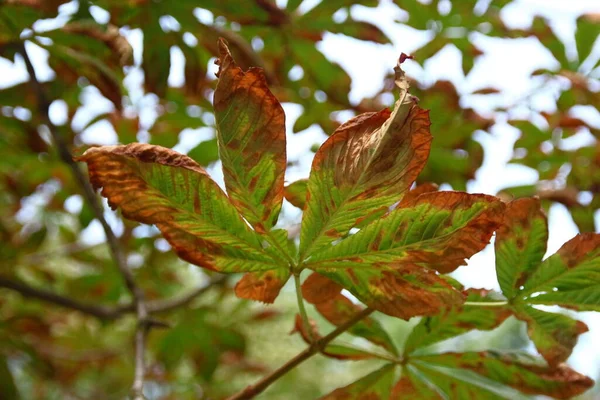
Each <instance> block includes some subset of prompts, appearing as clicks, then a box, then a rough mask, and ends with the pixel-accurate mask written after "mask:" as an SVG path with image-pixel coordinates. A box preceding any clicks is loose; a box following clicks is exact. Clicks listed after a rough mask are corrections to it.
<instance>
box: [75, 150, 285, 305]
mask: <svg viewBox="0 0 600 400" xmlns="http://www.w3.org/2000/svg"><path fill="white" fill-rule="evenodd" d="M78 160H80V161H85V162H86V163H87V164H88V168H89V174H90V180H91V182H92V184H93V185H94V187H96V188H103V189H102V195H103V196H105V197H106V198H107V199H108V202H109V204H110V205H111V207H113V208H117V207H118V208H119V209H120V210H121V211H122V213H123V215H124V216H125V217H126V218H129V219H133V220H135V221H139V222H143V223H146V224H155V225H156V226H157V227H158V228H159V229H160V230H161V232H162V234H163V235H164V237H165V238H166V239H167V241H169V243H170V244H171V246H172V247H173V249H174V250H175V251H176V252H177V254H178V255H179V256H180V257H181V258H183V259H184V260H186V261H188V262H191V263H193V264H196V265H199V266H201V267H204V268H209V269H212V270H216V271H220V272H246V271H254V272H256V274H257V275H256V276H254V277H255V279H254V280H252V282H251V283H252V285H254V286H257V284H256V283H255V281H260V282H261V283H260V284H258V286H260V287H262V288H263V290H260V291H257V290H248V289H247V287H248V285H247V283H248V282H247V281H246V282H245V284H242V285H239V291H238V294H239V295H241V296H248V297H250V298H253V299H257V300H261V301H266V302H270V301H272V300H273V293H274V292H278V289H279V288H280V287H281V286H282V283H281V282H280V280H283V279H284V278H283V277H284V276H287V275H286V274H288V271H287V269H286V268H284V267H282V265H283V264H282V261H281V260H277V259H276V258H273V255H272V254H270V253H268V252H266V251H264V250H263V247H262V244H261V238H260V237H259V235H258V234H257V233H255V232H254V231H252V230H251V229H250V228H249V227H248V226H247V224H246V223H245V222H244V220H243V219H242V218H241V217H240V215H239V214H238V213H237V211H236V210H235V208H234V207H233V205H232V204H231V203H230V202H229V199H228V198H227V196H226V195H225V193H223V191H222V190H221V189H220V188H219V187H218V185H217V184H216V183H215V182H214V181H213V180H212V179H210V177H209V176H208V175H207V174H206V172H205V171H204V170H203V169H202V167H200V165H198V164H197V163H196V162H195V161H193V160H192V159H191V158H189V157H187V156H184V155H182V154H179V153H177V152H175V151H173V150H170V149H166V148H163V147H160V146H152V145H146V144H139V143H132V144H129V145H126V146H105V147H98V148H91V149H89V150H87V151H86V152H85V153H84V154H83V156H81V157H79V159H78ZM256 277H259V278H256ZM265 282H268V283H269V284H275V286H271V285H267V286H265ZM283 283H285V282H283ZM267 288H268V290H267ZM261 296H265V297H261Z"/></svg>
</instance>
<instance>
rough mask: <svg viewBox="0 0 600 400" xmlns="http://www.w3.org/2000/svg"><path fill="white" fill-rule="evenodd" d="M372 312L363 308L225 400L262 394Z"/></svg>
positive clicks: (240, 399) (236, 399)
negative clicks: (279, 365)
mask: <svg viewBox="0 0 600 400" xmlns="http://www.w3.org/2000/svg"><path fill="white" fill-rule="evenodd" d="M373 311H375V310H373V309H372V308H365V309H364V310H362V311H360V312H359V313H356V314H355V315H354V316H353V317H352V318H350V319H349V320H348V321H346V323H344V324H343V325H340V326H339V327H337V328H336V329H335V330H333V331H332V332H330V333H329V334H328V335H327V336H323V337H322V338H321V339H319V340H317V341H315V342H313V343H312V344H311V345H310V346H309V347H307V348H306V349H305V350H304V351H302V352H300V353H298V354H297V355H296V356H295V357H294V358H292V359H291V360H289V361H288V362H286V363H285V364H283V365H282V366H281V367H279V368H277V369H276V370H275V371H273V372H271V373H270V374H269V375H267V376H265V377H264V378H262V379H261V380H259V381H258V382H256V383H255V384H254V385H250V386H248V387H246V388H245V389H244V390H242V391H240V392H238V393H236V394H234V395H233V396H231V397H229V398H228V399H227V400H245V399H251V398H253V397H254V396H256V395H258V394H260V393H262V392H263V391H264V390H265V389H266V388H268V387H269V386H270V385H271V384H272V383H273V382H275V381H276V380H278V379H279V378H281V377H282V376H284V375H285V374H286V373H288V372H289V371H290V370H292V369H293V368H294V367H296V366H297V365H299V364H301V363H302V362H304V361H305V360H307V359H308V358H310V357H312V356H313V355H315V354H316V353H319V352H321V351H322V350H323V349H324V348H325V346H326V345H327V344H328V343H329V342H331V341H332V340H333V339H335V338H336V337H338V336H339V335H341V334H342V333H344V332H345V331H347V330H348V329H349V328H350V327H351V326H352V325H354V324H356V323H357V322H359V321H360V320H362V319H363V318H365V317H366V316H368V315H369V314H371V313H372V312H373Z"/></svg>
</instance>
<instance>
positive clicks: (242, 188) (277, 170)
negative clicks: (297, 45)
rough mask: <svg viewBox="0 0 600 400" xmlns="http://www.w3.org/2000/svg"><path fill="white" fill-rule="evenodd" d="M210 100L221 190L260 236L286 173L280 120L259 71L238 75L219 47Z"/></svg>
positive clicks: (275, 212)
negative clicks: (224, 189)
mask: <svg viewBox="0 0 600 400" xmlns="http://www.w3.org/2000/svg"><path fill="white" fill-rule="evenodd" d="M219 51H220V58H219V65H220V67H219V72H218V74H217V76H218V77H219V82H218V85H217V88H216V90H215V95H214V107H215V118H216V121H217V135H218V139H219V154H220V156H221V161H222V162H223V173H224V176H225V186H226V187H227V192H228V194H229V196H230V198H231V201H232V203H233V204H234V205H235V206H236V208H237V209H238V210H239V211H240V213H241V214H242V215H243V216H244V217H245V218H246V219H247V220H248V221H249V222H250V224H252V226H254V228H255V229H256V230H257V231H258V232H260V233H264V232H266V231H268V230H269V229H271V228H272V227H273V225H275V222H277V217H278V216H279V210H280V209H281V202H282V200H283V177H284V173H285V168H286V153H285V150H286V149H285V146H286V141H285V114H284V112H283V108H282V107H281V104H279V101H277V99H276V98H275V96H274V95H273V94H272V93H271V91H270V90H269V88H268V86H267V81H266V79H265V76H264V73H263V72H262V70H261V69H258V68H251V69H250V70H248V71H247V72H243V71H242V69H241V68H239V67H238V66H237V65H236V64H235V61H234V60H233V58H232V57H231V54H230V53H229V49H228V48H227V46H226V45H225V42H224V41H223V40H220V41H219Z"/></svg>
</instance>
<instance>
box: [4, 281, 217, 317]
mask: <svg viewBox="0 0 600 400" xmlns="http://www.w3.org/2000/svg"><path fill="white" fill-rule="evenodd" d="M225 279H226V276H225V275H220V276H218V277H216V278H214V279H211V280H210V282H209V283H208V284H206V285H203V286H200V287H198V288H196V289H193V290H191V291H190V292H189V293H188V294H185V295H183V296H180V297H175V298H172V299H165V300H155V301H148V302H147V303H146V309H147V310H148V313H149V314H153V313H160V312H166V311H171V310H174V309H177V308H179V307H183V306H185V305H186V304H189V303H190V302H191V301H193V300H194V299H195V298H197V297H199V296H201V295H202V294H203V293H205V292H206V291H208V290H209V289H210V288H211V287H213V285H217V284H221V283H223V282H224V281H225ZM0 288H6V289H11V290H14V291H15V292H18V293H20V294H22V295H23V296H25V297H28V298H34V299H38V300H42V301H46V302H48V303H52V304H56V305H58V306H61V307H65V308H70V309H72V310H76V311H79V312H82V313H84V314H88V315H91V316H93V317H96V318H98V319H101V320H104V321H111V320H115V319H118V318H121V317H123V316H125V315H127V314H131V313H135V312H136V308H135V304H134V303H129V304H123V305H119V306H114V307H110V306H98V305H95V304H87V303H82V302H79V301H77V300H74V299H72V298H70V297H66V296H62V295H60V294H57V293H54V292H51V291H49V290H45V289H39V288H36V287H33V286H29V285H27V284H25V283H22V282H17V281H14V280H11V279H7V278H5V277H2V276H0Z"/></svg>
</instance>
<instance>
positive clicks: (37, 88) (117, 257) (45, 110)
mask: <svg viewBox="0 0 600 400" xmlns="http://www.w3.org/2000/svg"><path fill="white" fill-rule="evenodd" d="M19 47H20V48H19V50H18V51H19V53H21V56H22V57H23V61H24V62H25V67H26V68H27V73H28V74H29V77H30V82H31V85H32V87H33V90H34V92H35V94H36V96H37V100H38V110H39V113H40V116H41V118H42V121H43V122H44V124H45V125H46V126H47V127H48V129H49V131H50V134H51V136H52V139H53V140H54V143H55V145H56V147H57V149H58V153H59V156H60V158H61V160H62V161H63V162H64V163H65V164H67V165H68V166H69V168H70V169H71V172H72V173H73V176H74V177H75V180H76V181H77V183H78V184H79V186H80V187H81V189H82V190H83V194H84V197H85V199H86V200H87V202H88V203H89V205H90V206H91V208H92V210H93V212H94V215H95V217H96V218H97V219H98V221H100V224H101V225H102V228H103V229H104V234H105V236H106V241H107V242H108V246H109V248H110V251H111V253H112V256H113V259H114V261H115V263H116V264H117V268H118V269H119V271H120V273H121V276H122V277H123V280H124V281H125V285H126V286H127V289H128V290H129V292H130V293H131V295H132V297H133V301H134V303H135V306H136V313H137V317H138V328H137V333H136V346H135V350H136V356H135V360H136V366H135V377H134V382H133V385H132V397H133V398H134V400H143V399H144V396H143V393H142V389H143V384H144V371H145V365H144V347H143V344H144V342H145V335H146V334H147V332H148V329H149V327H150V325H149V324H148V321H147V318H148V311H147V310H146V304H145V302H144V292H143V291H142V289H141V288H140V287H139V286H137V285H136V283H135V281H134V279H133V274H132V273H131V271H130V270H129V268H128V267H127V260H126V258H125V253H124V251H123V249H122V248H121V246H120V244H119V241H118V240H117V237H116V236H115V234H114V232H113V231H112V229H111V227H110V225H109V224H108V222H107V221H106V219H105V218H104V209H103V208H102V204H101V203H100V202H99V201H98V198H97V197H96V193H95V191H94V189H93V188H92V186H91V185H90V183H89V182H88V180H87V178H86V177H85V174H84V173H83V171H82V170H81V168H80V167H79V165H78V164H77V163H76V162H75V161H74V160H73V155H72V154H71V152H70V151H69V147H68V146H67V143H66V142H65V140H64V139H63V137H62V136H61V135H60V134H59V132H58V129H57V128H56V126H55V125H54V124H53V123H52V121H51V120H50V114H49V109H50V101H49V100H48V97H47V96H46V93H45V91H44V88H43V86H42V85H41V84H40V82H39V80H38V79H37V75H36V73H35V68H34V66H33V64H32V62H31V59H30V58H29V55H28V54H27V49H26V48H25V43H24V42H23V43H21V44H20V45H19Z"/></svg>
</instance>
